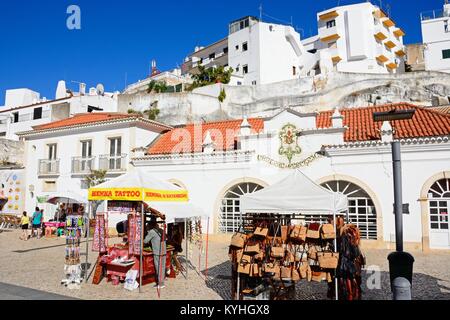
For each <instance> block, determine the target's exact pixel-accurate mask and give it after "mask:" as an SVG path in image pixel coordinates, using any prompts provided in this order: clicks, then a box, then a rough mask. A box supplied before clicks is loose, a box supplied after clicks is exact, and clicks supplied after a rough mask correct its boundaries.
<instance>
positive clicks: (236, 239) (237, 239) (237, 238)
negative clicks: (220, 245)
mask: <svg viewBox="0 0 450 320" xmlns="http://www.w3.org/2000/svg"><path fill="white" fill-rule="evenodd" d="M246 241H247V236H246V235H245V234H243V233H239V232H237V233H235V234H234V235H233V237H232V238H231V246H232V247H236V248H241V249H242V248H244V246H245V242H246Z"/></svg>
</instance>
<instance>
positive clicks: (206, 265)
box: [205, 217, 209, 282]
mask: <svg viewBox="0 0 450 320" xmlns="http://www.w3.org/2000/svg"><path fill="white" fill-rule="evenodd" d="M208 249H209V217H208V226H207V227H206V259H205V281H206V282H207V281H208Z"/></svg>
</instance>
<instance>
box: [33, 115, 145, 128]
mask: <svg viewBox="0 0 450 320" xmlns="http://www.w3.org/2000/svg"><path fill="white" fill-rule="evenodd" d="M126 118H138V117H137V116H136V115H133V114H123V113H114V112H111V113H105V112H99V113H80V114H76V115H74V116H73V117H70V118H67V119H63V120H59V121H55V122H50V123H47V124H43V125H40V126H35V127H33V129H34V130H48V129H57V128H64V127H72V126H77V125H82V124H89V123H94V122H103V121H112V120H119V119H126Z"/></svg>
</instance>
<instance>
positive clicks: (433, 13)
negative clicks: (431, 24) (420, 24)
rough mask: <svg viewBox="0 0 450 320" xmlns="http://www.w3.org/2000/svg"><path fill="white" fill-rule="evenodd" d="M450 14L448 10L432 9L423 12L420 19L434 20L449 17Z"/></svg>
mask: <svg viewBox="0 0 450 320" xmlns="http://www.w3.org/2000/svg"><path fill="white" fill-rule="evenodd" d="M448 16H449V14H448V12H446V11H444V10H442V9H440V10H430V11H425V12H422V13H421V14H420V19H421V20H422V21H426V20H433V19H439V18H444V17H448Z"/></svg>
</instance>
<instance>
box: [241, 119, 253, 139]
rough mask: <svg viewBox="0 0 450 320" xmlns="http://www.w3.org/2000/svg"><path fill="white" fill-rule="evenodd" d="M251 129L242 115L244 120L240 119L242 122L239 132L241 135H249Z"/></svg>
mask: <svg viewBox="0 0 450 320" xmlns="http://www.w3.org/2000/svg"><path fill="white" fill-rule="evenodd" d="M251 130H252V126H251V125H250V123H249V122H248V119H247V117H244V120H242V123H241V130H240V132H239V134H240V135H241V136H249V135H250V134H251Z"/></svg>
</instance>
